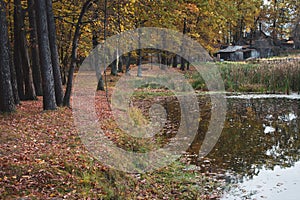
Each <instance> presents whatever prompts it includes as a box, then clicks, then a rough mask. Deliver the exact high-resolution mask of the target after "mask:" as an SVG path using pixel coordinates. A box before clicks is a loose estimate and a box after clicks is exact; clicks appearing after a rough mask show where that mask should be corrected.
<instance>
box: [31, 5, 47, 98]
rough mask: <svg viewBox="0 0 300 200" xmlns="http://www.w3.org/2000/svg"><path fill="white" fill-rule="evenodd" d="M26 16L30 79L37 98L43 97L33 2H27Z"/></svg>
mask: <svg viewBox="0 0 300 200" xmlns="http://www.w3.org/2000/svg"><path fill="white" fill-rule="evenodd" d="M27 3H28V16H29V28H30V49H31V63H32V77H33V83H34V88H35V92H36V94H37V95H38V96H42V95H43V89H42V77H41V66H40V56H39V50H38V42H37V28H36V12H35V5H34V0H28V1H27Z"/></svg>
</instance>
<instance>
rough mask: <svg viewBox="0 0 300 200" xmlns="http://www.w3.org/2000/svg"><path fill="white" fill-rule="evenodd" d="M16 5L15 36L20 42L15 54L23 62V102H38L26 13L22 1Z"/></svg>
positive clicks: (16, 1)
mask: <svg viewBox="0 0 300 200" xmlns="http://www.w3.org/2000/svg"><path fill="white" fill-rule="evenodd" d="M14 5H15V25H16V32H15V33H14V34H15V37H16V39H17V41H18V44H16V46H15V52H16V54H18V56H19V59H20V61H21V62H20V66H19V67H21V68H22V71H23V73H22V75H23V76H22V78H23V80H20V84H22V88H23V89H25V91H24V95H22V100H36V99H37V98H36V94H35V89H34V85H33V80H32V72H31V66H30V61H29V53H28V47H27V40H26V33H25V25H24V13H23V11H22V5H21V0H15V1H14ZM18 78H19V77H18ZM20 87H21V86H20Z"/></svg>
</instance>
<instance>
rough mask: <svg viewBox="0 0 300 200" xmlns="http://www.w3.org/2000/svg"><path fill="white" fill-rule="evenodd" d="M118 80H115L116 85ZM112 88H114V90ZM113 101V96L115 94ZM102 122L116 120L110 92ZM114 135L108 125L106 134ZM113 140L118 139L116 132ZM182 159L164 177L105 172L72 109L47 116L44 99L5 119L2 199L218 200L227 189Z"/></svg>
mask: <svg viewBox="0 0 300 200" xmlns="http://www.w3.org/2000/svg"><path fill="white" fill-rule="evenodd" d="M116 79H117V78H110V77H108V80H109V81H110V82H112V83H113V82H115V81H116ZM109 87H112V86H111V85H109ZM109 95H111V94H109ZM96 102H97V105H102V106H101V107H97V112H98V115H99V116H100V117H99V118H100V119H99V120H100V121H101V120H104V119H105V120H108V119H111V116H112V115H111V111H110V108H109V107H108V103H107V102H106V98H105V92H99V93H98V95H97V97H96ZM105 127H106V129H107V130H108V132H110V131H112V130H114V128H115V127H113V125H109V124H107V126H103V127H102V128H104V129H105ZM111 135H112V137H115V136H113V133H112V132H111ZM186 167H187V164H186V160H185V159H180V160H178V161H176V162H175V163H173V164H171V165H170V166H167V167H165V168H162V169H160V170H158V171H155V172H152V173H145V174H127V173H124V172H120V171H117V170H113V169H110V168H108V167H106V166H104V165H103V164H102V163H101V162H100V161H98V160H96V159H94V158H93V157H92V156H91V154H90V153H89V152H88V150H87V149H86V148H85V146H84V145H83V144H82V142H81V140H80V137H79V135H78V131H77V129H76V127H75V125H74V121H73V113H72V109H70V108H59V109H58V110H56V111H42V98H41V97H39V100H37V101H25V102H22V104H21V105H19V106H18V108H17V112H15V113H12V114H9V115H0V199H216V198H217V197H219V196H220V195H221V193H222V190H223V189H224V187H225V183H224V182H223V180H217V179H215V178H213V177H210V176H209V175H206V174H205V173H200V172H199V171H197V170H185V169H186Z"/></svg>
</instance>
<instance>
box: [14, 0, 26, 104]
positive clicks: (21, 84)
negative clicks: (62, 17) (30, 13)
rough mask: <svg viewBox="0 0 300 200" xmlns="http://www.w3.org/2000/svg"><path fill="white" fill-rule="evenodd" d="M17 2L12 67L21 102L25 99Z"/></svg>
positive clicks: (19, 15)
mask: <svg viewBox="0 0 300 200" xmlns="http://www.w3.org/2000/svg"><path fill="white" fill-rule="evenodd" d="M17 1H18V0H15V1H14V65H15V69H16V76H17V86H18V94H19V97H20V99H21V100H24V99H25V91H24V76H23V67H22V56H21V51H20V49H21V47H20V45H21V38H20V34H19V33H20V32H21V29H22V28H21V25H20V21H22V17H21V13H22V8H21V7H20V6H17V5H18V4H20V3H18V2H17Z"/></svg>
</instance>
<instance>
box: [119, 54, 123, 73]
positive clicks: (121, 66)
mask: <svg viewBox="0 0 300 200" xmlns="http://www.w3.org/2000/svg"><path fill="white" fill-rule="evenodd" d="M123 60H124V56H123V55H122V56H120V57H119V62H118V72H119V73H124V71H123Z"/></svg>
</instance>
